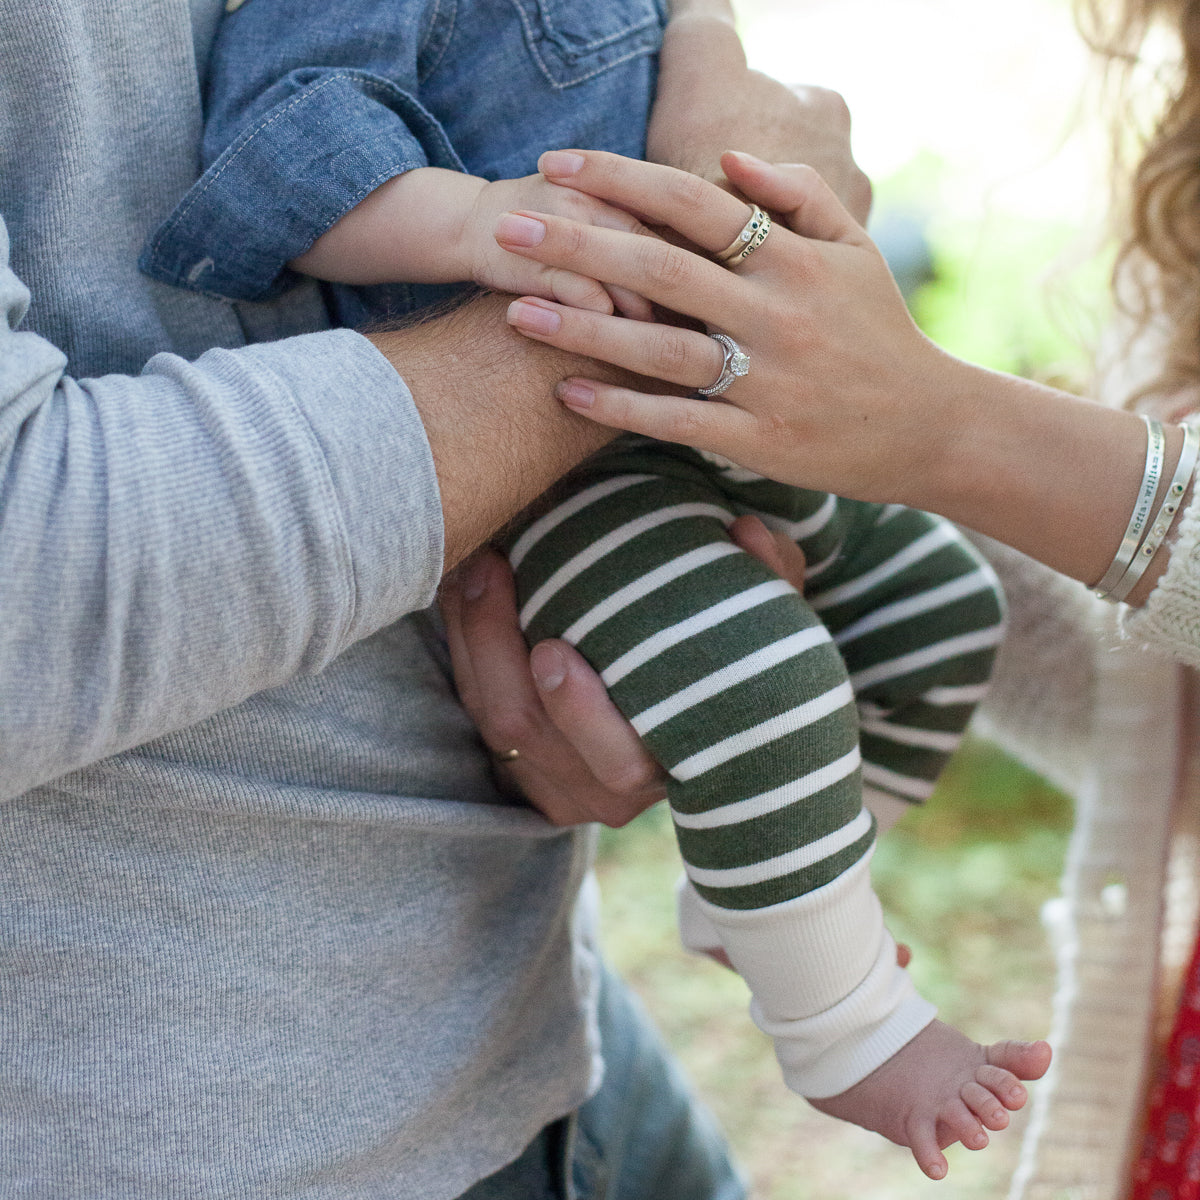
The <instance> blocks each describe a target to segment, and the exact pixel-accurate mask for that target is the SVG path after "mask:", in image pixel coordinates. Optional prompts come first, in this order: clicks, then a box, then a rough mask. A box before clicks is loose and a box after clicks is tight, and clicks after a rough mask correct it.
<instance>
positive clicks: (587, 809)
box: [439, 550, 666, 826]
mask: <svg viewBox="0 0 1200 1200" xmlns="http://www.w3.org/2000/svg"><path fill="white" fill-rule="evenodd" d="M439 599H440V603H441V609H442V616H443V617H444V618H445V621H446V633H447V636H448V638H449V641H450V655H451V658H452V660H453V664H454V681H455V683H456V685H457V686H458V694H459V698H460V699H461V700H462V704H463V707H464V708H465V709H466V710H467V712H468V713H470V715H471V717H472V719H473V720H474V721H475V723H476V725H478V726H479V733H480V736H481V737H482V738H483V740H484V742H485V743H486V744H487V745H488V746H489V747H490V748H491V750H492V752H493V754H494V755H495V756H496V769H497V772H498V774H499V775H501V776H502V777H505V778H506V779H507V781H508V782H509V783H511V784H513V785H515V786H516V787H517V788H518V789H520V791H521V792H522V793H523V794H524V795H525V796H526V797H527V798H528V800H529V801H530V803H531V804H533V805H535V806H536V807H537V808H538V809H540V810H541V812H542V814H543V815H544V816H545V817H546V818H547V819H548V820H550V821H552V822H553V823H554V824H555V825H578V824H581V823H583V822H588V821H602V822H604V824H606V825H613V826H618V825H624V824H625V823H626V822H627V821H629V820H632V818H634V817H636V816H637V815H638V813H640V812H642V811H643V810H645V809H647V808H649V807H650V806H651V805H652V804H654V803H656V802H657V801H659V800H661V799H662V798H663V796H665V795H666V788H665V786H664V782H663V780H664V776H663V773H662V771H661V769H660V768H659V766H658V764H657V763H656V762H655V761H654V759H652V758H651V757H650V755H649V753H648V752H647V751H646V748H645V747H644V746H643V745H642V743H641V739H640V738H639V737H638V735H637V734H636V733H635V732H634V729H633V726H632V725H630V724H629V722H628V721H626V720H625V718H624V717H623V716H621V714H620V712H619V711H618V710H617V707H616V705H614V704H613V702H612V701H611V700H610V699H609V698H608V693H607V692H605V690H604V684H603V683H601V681H600V677H599V676H598V675H597V674H596V673H595V672H594V671H593V670H592V669H591V667H589V666H588V664H587V662H586V661H585V660H584V659H583V657H582V656H581V655H580V654H579V653H578V651H576V650H575V649H574V648H573V647H571V646H569V645H568V644H567V643H566V642H558V641H555V642H543V643H541V644H540V645H539V646H538V647H537V648H536V649H535V650H534V652H533V653H532V654H530V652H529V650H528V648H527V646H526V645H525V639H524V638H523V637H522V636H521V630H520V628H519V626H518V624H517V606H516V597H515V594H514V588H513V578H512V573H511V572H510V571H509V569H508V564H507V563H506V562H505V561H504V559H503V558H502V557H501V556H500V555H499V554H497V553H496V552H495V551H494V550H481V551H480V552H479V553H478V554H476V555H475V556H474V558H473V559H471V560H470V561H469V562H467V563H466V564H464V566H463V568H462V569H461V570H460V571H457V572H455V573H454V575H452V576H448V577H447V578H446V579H445V580H444V581H443V583H442V588H441V592H440V596H439ZM511 750H516V751H517V757H515V758H512V759H509V758H508V757H507V752H508V751H511Z"/></svg>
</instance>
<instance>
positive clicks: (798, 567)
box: [729, 516, 805, 594]
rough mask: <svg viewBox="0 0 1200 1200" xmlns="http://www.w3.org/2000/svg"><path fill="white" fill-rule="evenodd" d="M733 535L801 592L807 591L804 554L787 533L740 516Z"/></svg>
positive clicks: (733, 525) (746, 549)
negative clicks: (805, 588) (774, 530)
mask: <svg viewBox="0 0 1200 1200" xmlns="http://www.w3.org/2000/svg"><path fill="white" fill-rule="evenodd" d="M729 536H730V537H732V538H733V540H734V541H735V542H736V543H737V544H738V545H739V546H741V548H742V549H743V550H745V551H746V553H747V554H753V555H754V557H755V558H757V559H758V561H759V562H761V563H762V564H763V565H764V566H766V567H769V568H770V569H771V570H772V571H774V572H775V574H776V575H778V576H779V577H780V578H781V579H786V580H787V581H788V583H790V584H791V585H792V586H793V587H794V588H795V589H796V590H797V591H798V592H800V593H801V594H803V592H804V566H805V563H804V551H803V550H801V549H800V547H799V546H798V545H796V543H795V542H793V541H792V539H791V538H789V537H788V536H787V534H785V533H775V532H772V531H771V530H770V529H768V528H767V527H766V526H765V525H764V524H763V523H762V521H761V520H760V519H759V518H758V517H751V516H745V517H738V518H737V520H736V521H734V522H733V524H732V525H730V526H729Z"/></svg>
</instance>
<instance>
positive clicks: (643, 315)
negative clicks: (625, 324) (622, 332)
mask: <svg viewBox="0 0 1200 1200" xmlns="http://www.w3.org/2000/svg"><path fill="white" fill-rule="evenodd" d="M605 286H606V289H607V291H608V294H609V296H610V297H611V298H612V302H613V304H615V305H616V306H617V312H619V313H620V314H621V316H623V317H628V318H629V319H630V320H631V321H653V320H654V305H652V304H651V303H650V301H649V300H647V299H646V297H645V296H639V295H638V294H637V292H631V291H630V290H629V289H628V288H623V287H618V286H617V285H616V284H615V283H610V284H607V285H605Z"/></svg>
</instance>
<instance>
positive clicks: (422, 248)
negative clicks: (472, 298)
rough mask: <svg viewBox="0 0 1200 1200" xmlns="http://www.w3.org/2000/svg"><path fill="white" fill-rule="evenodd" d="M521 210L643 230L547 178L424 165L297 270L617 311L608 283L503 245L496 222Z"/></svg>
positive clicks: (348, 218)
mask: <svg viewBox="0 0 1200 1200" xmlns="http://www.w3.org/2000/svg"><path fill="white" fill-rule="evenodd" d="M513 209H536V210H538V211H542V212H546V211H549V212H554V213H558V214H560V215H563V216H570V217H573V218H574V219H575V220H578V221H582V222H584V223H586V224H591V225H603V226H607V227H608V228H611V229H621V230H627V231H631V232H639V231H642V226H641V225H640V224H639V223H638V221H637V220H636V219H635V218H634V217H632V216H630V215H629V214H628V213H625V212H621V211H620V210H619V209H616V208H612V207H610V206H609V205H607V204H605V203H603V202H602V201H598V200H593V199H592V198H591V197H588V196H584V195H583V194H582V193H580V192H575V191H571V190H569V189H567V188H561V187H558V186H557V185H556V184H552V183H548V182H547V181H546V180H545V179H544V178H543V177H542V176H541V175H527V176H525V177H524V178H522V179H500V180H495V181H492V182H489V181H488V180H486V179H480V178H478V177H477V176H474V175H465V174H463V173H462V172H460V171H449V170H445V169H443V168H441V167H418V168H416V169H415V170H412V171H407V172H405V173H404V174H403V175H397V176H396V177H394V178H393V179H389V180H388V181H387V182H386V183H384V184H383V185H382V186H380V187H378V188H376V189H375V190H374V191H373V192H371V193H370V195H368V196H367V197H366V198H365V199H364V200H362V201H361V202H360V203H359V204H357V205H356V206H355V207H354V208H352V209H351V210H350V211H349V212H348V213H346V215H345V216H343V217H342V218H341V219H340V220H338V221H337V222H336V223H335V224H334V225H332V226H331V227H330V228H329V229H328V230H327V231H326V232H325V233H324V234H322V235H321V236H320V237H319V238H317V240H316V241H315V242H314V243H313V244H312V246H310V247H309V249H308V250H306V251H305V252H304V253H303V254H301V255H300V256H299V257H297V258H295V259H293V260H292V261H291V263H290V264H289V265H290V266H291V267H292V268H293V269H295V270H297V271H300V272H302V273H303V274H305V275H312V276H314V277H315V278H317V279H327V280H330V281H332V282H334V283H346V284H356V285H365V284H378V283H466V282H473V283H477V284H479V285H480V286H481V287H487V288H492V289H494V290H496V291H501V292H514V293H517V294H528V295H536V296H541V297H543V298H545V299H547V300H558V301H559V302H560V303H562V304H569V305H571V306H572V307H574V308H586V309H591V310H592V311H595V312H605V313H611V312H612V311H613V300H612V298H611V297H610V293H609V292H608V291H607V290H606V289H605V288H604V286H603V285H602V284H600V283H597V282H596V281H595V280H593V279H587V278H585V277H584V276H582V275H576V274H574V273H573V272H571V271H564V270H560V269H557V268H552V267H543V266H541V265H540V264H537V263H533V262H531V261H530V260H528V259H523V258H519V257H517V255H515V254H510V253H509V252H508V251H507V250H503V249H501V248H500V246H499V245H498V244H497V242H496V239H495V237H494V236H493V230H494V227H495V224H496V221H497V219H498V218H499V217H500V216H501V215H502V214H503V213H506V212H510V211H511V210H513ZM614 295H615V296H616V298H617V300H618V306H619V307H620V309H621V311H622V312H624V313H625V315H626V316H634V317H645V318H648V317H649V315H650V312H649V306H648V305H646V304H645V303H644V302H639V301H638V298H637V297H631V296H628V295H627V294H625V293H622V292H619V291H617V292H615V293H614Z"/></svg>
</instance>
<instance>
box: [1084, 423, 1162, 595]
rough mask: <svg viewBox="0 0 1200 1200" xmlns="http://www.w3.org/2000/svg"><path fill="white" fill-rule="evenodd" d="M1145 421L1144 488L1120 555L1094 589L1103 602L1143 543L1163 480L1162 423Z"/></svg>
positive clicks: (1118, 552)
mask: <svg viewBox="0 0 1200 1200" xmlns="http://www.w3.org/2000/svg"><path fill="white" fill-rule="evenodd" d="M1142 420H1143V421H1144V422H1145V424H1146V465H1145V467H1144V468H1143V471H1142V485H1141V487H1140V488H1139V489H1138V496H1137V500H1136V501H1135V503H1134V506H1133V513H1132V515H1131V516H1130V518H1129V524H1128V525H1127V526H1126V527H1125V535H1124V536H1123V537H1122V538H1121V544H1120V546H1118V547H1117V553H1116V555H1115V556H1114V558H1113V560H1112V564H1111V565H1110V566H1109V568H1108V570H1107V571H1105V572H1104V576H1103V578H1102V579H1101V580H1100V582H1099V583H1098V584H1096V587H1095V589H1094V590H1095V593H1096V595H1097V596H1099V597H1100V599H1101V600H1107V599H1108V597H1109V593H1110V592H1111V591H1112V589H1113V587H1114V586H1115V584H1116V583H1117V581H1118V580H1119V579H1120V578H1121V577H1122V576H1123V575H1124V574H1125V571H1126V569H1127V568H1128V566H1129V564H1130V563H1131V562H1133V556H1134V555H1135V554H1136V553H1137V548H1138V546H1139V545H1140V544H1141V541H1142V533H1143V531H1144V530H1145V528H1146V526H1147V524H1148V523H1149V520H1150V511H1151V509H1150V506H1151V505H1152V504H1153V503H1154V497H1155V494H1156V493H1157V492H1158V483H1159V480H1160V479H1161V478H1162V469H1163V459H1164V457H1165V452H1166V445H1167V439H1166V438H1165V437H1164V436H1163V427H1162V423H1161V422H1160V421H1155V420H1153V419H1152V418H1150V417H1147V416H1146V415H1145V414H1143V415H1142Z"/></svg>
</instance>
